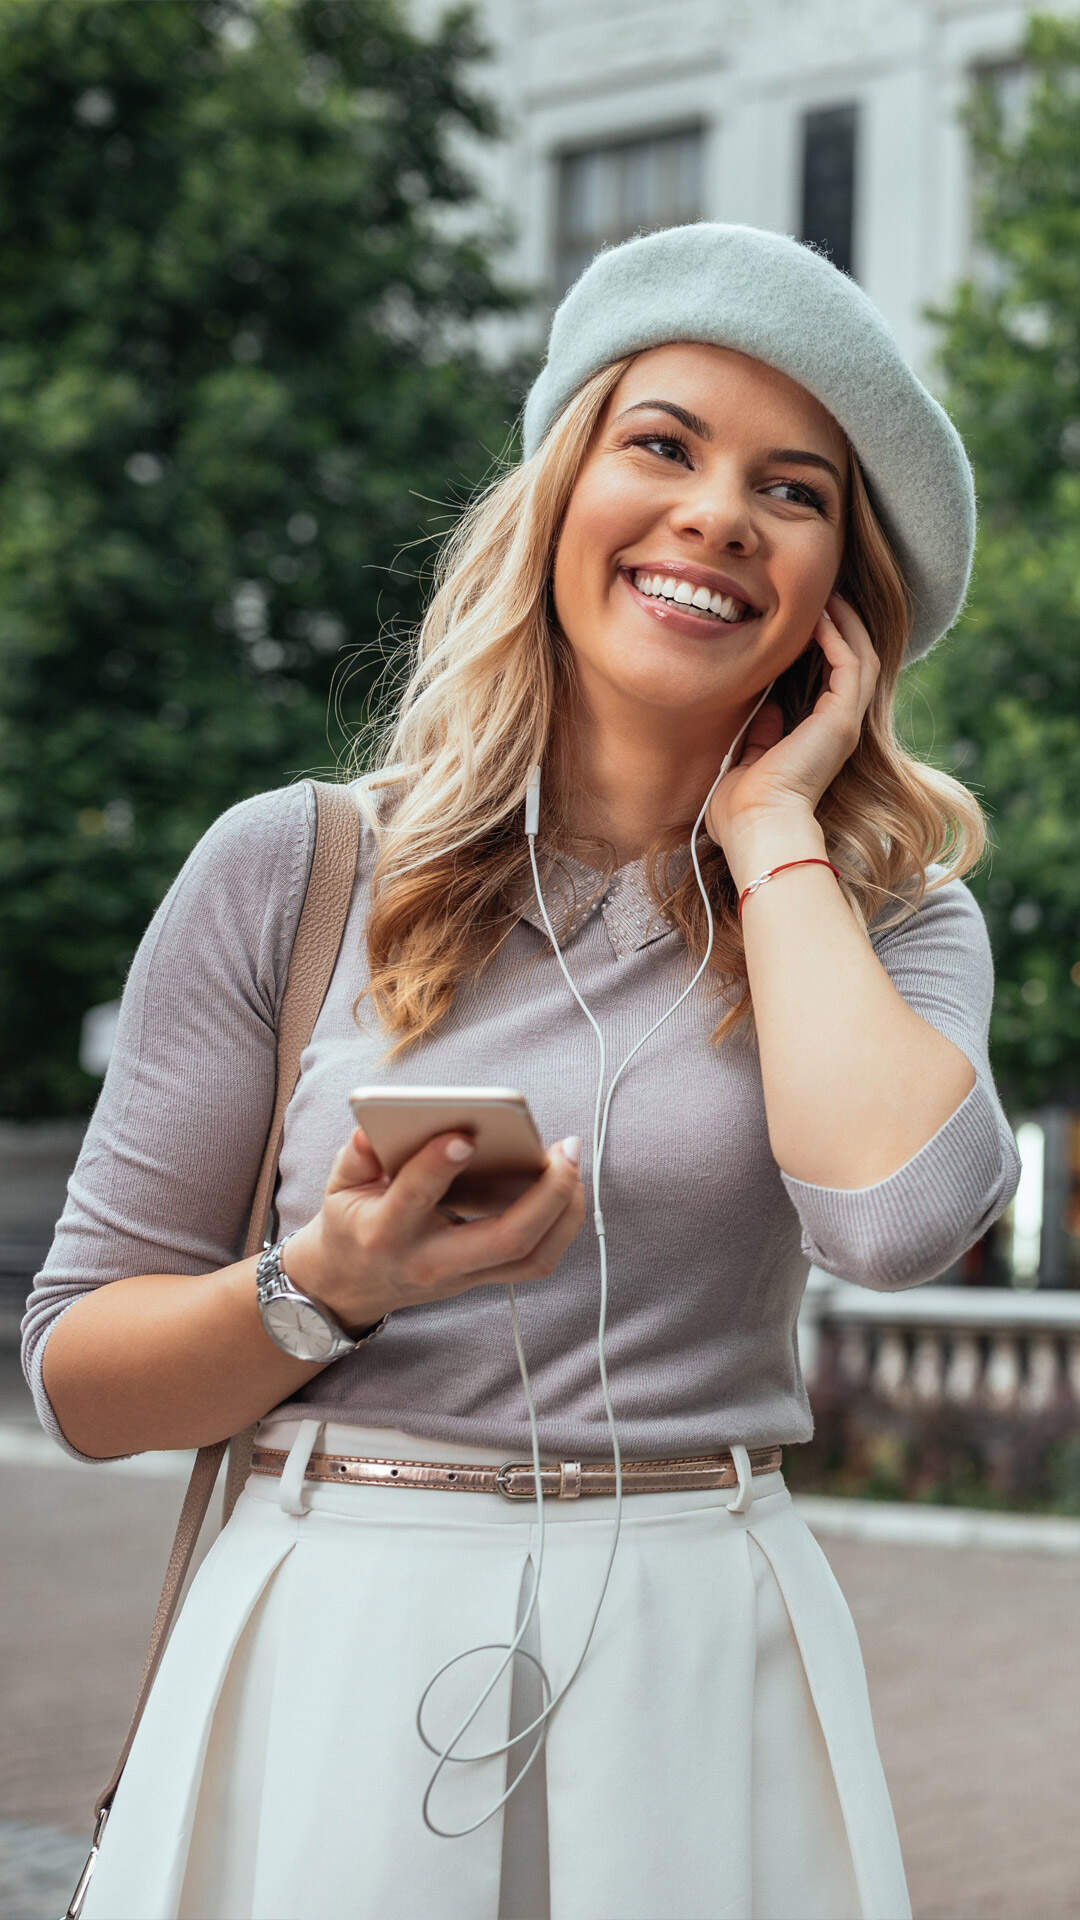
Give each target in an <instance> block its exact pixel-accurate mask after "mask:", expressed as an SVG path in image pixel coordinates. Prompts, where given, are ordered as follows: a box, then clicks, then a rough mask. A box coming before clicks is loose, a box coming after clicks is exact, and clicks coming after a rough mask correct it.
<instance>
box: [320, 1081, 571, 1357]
mask: <svg viewBox="0 0 1080 1920" xmlns="http://www.w3.org/2000/svg"><path fill="white" fill-rule="evenodd" d="M370 1091H371V1090H370V1089H366V1090H359V1089H358V1093H360V1092H363V1093H364V1094H365V1095H366V1094H368V1093H370ZM377 1091H378V1093H379V1094H380V1095H383V1094H385V1092H386V1090H385V1089H378V1090H377ZM398 1092H399V1093H400V1092H404V1093H405V1094H407V1095H411V1096H413V1097H412V1098H411V1100H406V1102H405V1104H406V1106H407V1107H408V1108H409V1111H408V1112H407V1113H406V1114H405V1115H404V1116H403V1117H402V1119H401V1126H400V1131H398V1132H397V1133H395V1134H394V1138H393V1139H389V1138H387V1137H386V1128H385V1127H383V1128H382V1129H381V1132H382V1136H383V1137H382V1145H383V1147H384V1148H385V1150H386V1151H387V1153H388V1155H389V1161H388V1162H384V1161H383V1158H382V1152H381V1151H377V1150H376V1147H375V1143H374V1142H373V1141H372V1140H371V1139H370V1138H369V1136H368V1134H367V1131H366V1129H365V1128H364V1127H362V1126H358V1127H357V1128H356V1129H355V1131H354V1132H353V1133H352V1135H351V1136H350V1138H349V1140H348V1141H347V1142H346V1144H345V1146H344V1147H342V1149H341V1151H340V1152H339V1153H338V1155H337V1156H336V1158H335V1160H334V1163H333V1166H332V1167H331V1170H330V1176H329V1179H328V1181H327V1185H326V1190H325V1193H324V1195H323V1204H322V1207H321V1208H320V1211H319V1213H318V1214H317V1215H316V1217H315V1218H314V1219H313V1220H311V1221H309V1222H308V1223H307V1225H306V1226H304V1227H301V1228H300V1229H299V1231H298V1232H297V1233H295V1234H293V1235H292V1236H291V1238H290V1240H289V1243H288V1246H287V1248H286V1251H285V1259H284V1266H285V1270H286V1272H287V1273H288V1275H289V1278H290V1279H291V1280H293V1281H294V1282H295V1284H296V1286H298V1287H300V1288H301V1289H302V1290H303V1291H304V1292H305V1293H309V1294H311V1295H312V1297H313V1298H314V1299H316V1300H318V1301H320V1302H321V1303H322V1304H323V1305H325V1306H327V1307H329V1309H330V1311H331V1312H332V1313H333V1314H335V1315H336V1317H337V1318H338V1319H339V1320H340V1321H341V1323H342V1325H343V1326H344V1327H345V1328H346V1329H347V1330H348V1331H350V1332H352V1333H360V1332H362V1331H364V1330H365V1329H366V1328H367V1327H370V1326H373V1325H374V1324H375V1322H376V1321H377V1320H379V1319H381V1318H382V1316H383V1314H384V1313H387V1312H393V1311H395V1310H396V1309H397V1308H400V1307H407V1306H417V1305H421V1304H424V1303H425V1302H427V1301H430V1300H439V1299H448V1298H452V1297H453V1296H454V1295H456V1294H459V1293H465V1292H467V1291H468V1289H469V1288H471V1287H474V1286H484V1285H504V1286H505V1285H510V1284H520V1283H521V1282H522V1281H525V1280H538V1279H543V1278H545V1277H546V1276H547V1275H548V1274H549V1273H551V1272H552V1271H553V1270H554V1268H555V1267H556V1266H557V1264H558V1262H559V1260H560V1259H561V1258H562V1255H563V1253H564V1252H565V1251H566V1249H567V1247H568V1246H569V1245H570V1242H571V1241H572V1240H573V1239H574V1238H575V1237H576V1235H577V1234H578V1233H579V1232H580V1230H581V1227H582V1224H583V1222H584V1219H585V1190H584V1187H583V1185H582V1181H581V1177H580V1174H579V1172H578V1169H577V1166H576V1165H575V1164H574V1162H573V1161H572V1160H571V1159H569V1158H568V1157H566V1156H565V1155H564V1154H563V1153H562V1152H561V1151H560V1150H559V1148H558V1147H556V1148H553V1149H552V1150H551V1152H550V1153H549V1152H547V1151H546V1149H545V1148H544V1146H543V1143H542V1141H541V1140H540V1136H539V1134H538V1132H537V1130H536V1128H535V1125H534V1123H533V1121H532V1119H531V1116H530V1115H529V1113H528V1109H527V1107H526V1105H525V1102H524V1101H523V1100H522V1098H521V1096H520V1095H519V1094H516V1093H515V1092H514V1091H513V1090H512V1089H507V1088H480V1089H475V1088H468V1089H445V1088H437V1089H431V1088H427V1089H423V1088H414V1089H399V1090H398ZM432 1094H434V1095H435V1096H437V1100H438V1101H439V1102H446V1103H447V1105H445V1106H440V1107H439V1110H438V1112H433V1110H432V1108H431V1106H430V1105H428V1106H427V1107H426V1108H425V1099H424V1097H423V1096H430V1095H432ZM462 1095H464V1097H465V1099H466V1101H467V1102H470V1103H473V1104H472V1105H471V1106H470V1107H468V1109H467V1111H466V1113H465V1116H464V1117H465V1119H466V1120H467V1122H468V1125H467V1126H463V1125H460V1124H458V1125H452V1126H450V1127H444V1128H443V1130H442V1131H439V1132H436V1133H435V1135H434V1137H432V1126H433V1120H434V1122H435V1123H436V1124H437V1122H438V1119H439V1118H440V1116H441V1115H442V1114H443V1113H445V1112H447V1111H449V1112H451V1113H459V1112H460V1111H461V1108H460V1104H458V1105H454V1104H452V1103H453V1102H455V1101H456V1102H459V1103H460V1100H461V1097H462ZM507 1102H509V1105H510V1109H516V1117H515V1118H511V1119H509V1120H507V1115H506V1103H507ZM375 1104H376V1105H378V1104H380V1102H378V1101H377V1102H376V1103H375ZM381 1104H382V1105H383V1106H384V1108H385V1107H386V1105H387V1104H388V1103H387V1102H386V1101H383V1102H382V1103H381ZM390 1104H392V1103H390ZM522 1110H523V1111H522ZM365 1111H366V1108H365ZM369 1117H370V1116H369ZM382 1118H383V1120H385V1119H386V1118H387V1115H386V1112H385V1111H384V1113H383V1115H382ZM522 1121H524V1125H523V1126H522V1124H521V1122H522ZM405 1122H407V1124H404V1123H405ZM374 1125H375V1126H376V1128H378V1127H379V1120H377V1119H376V1120H375V1122H374ZM417 1128H419V1130H420V1133H421V1137H422V1144H421V1145H420V1146H419V1148H418V1149H417V1150H415V1151H413V1152H411V1153H410V1152H409V1151H408V1148H409V1146H410V1144H411V1137H415V1130H416V1129H417ZM481 1129H482V1130H483V1133H484V1136H485V1143H484V1148H483V1158H484V1162H485V1164H486V1166H487V1171H486V1172H485V1173H484V1174H483V1177H482V1181H481V1180H480V1178H479V1177H478V1176H473V1162H474V1160H475V1159H476V1158H477V1157H478V1156H479V1154H480V1150H481V1149H480V1145H479V1140H478V1138H477V1139H476V1141H475V1144H474V1135H475V1136H479V1134H480V1132H481ZM391 1132H392V1133H393V1132H394V1129H393V1127H391ZM408 1136H411V1137H408ZM455 1142H464V1143H465V1144H466V1145H467V1147H468V1148H469V1150H470V1157H469V1158H468V1160H467V1161H466V1162H465V1163H462V1162H461V1161H455V1160H453V1159H451V1158H449V1157H448V1154H447V1148H448V1147H449V1146H450V1145H451V1144H453V1143H455ZM463 1165H464V1166H465V1167H466V1168H467V1172H468V1174H469V1176H470V1177H471V1178H473V1179H474V1180H475V1182H476V1191H477V1192H478V1194H479V1195H480V1196H481V1198H473V1199H470V1198H469V1197H468V1196H469V1187H468V1185H467V1184H466V1182H465V1179H464V1176H463ZM459 1183H460V1187H461V1189H462V1192H461V1196H460V1200H459V1202H458V1204H459V1206H460V1209H461V1211H462V1212H464V1211H465V1210H466V1209H471V1210H472V1212H473V1217H472V1218H461V1220H460V1223H459V1224H457V1225H451V1224H449V1222H448V1221H447V1219H446V1218H445V1216H444V1215H443V1214H442V1213H441V1212H440V1211H439V1208H440V1205H441V1204H442V1203H444V1202H445V1201H446V1198H447V1195H448V1194H450V1193H451V1192H453V1193H454V1194H455V1195H457V1194H458V1190H459ZM495 1192H498V1193H500V1194H510V1193H511V1192H514V1193H515V1197H513V1198H511V1199H509V1201H508V1203H507V1204H506V1205H505V1206H504V1207H503V1210H502V1211H499V1212H495V1213H494V1214H492V1213H490V1212H487V1211H484V1209H486V1208H487V1207H489V1206H490V1202H491V1197H492V1195H493V1193H495ZM477 1209H480V1211H477Z"/></svg>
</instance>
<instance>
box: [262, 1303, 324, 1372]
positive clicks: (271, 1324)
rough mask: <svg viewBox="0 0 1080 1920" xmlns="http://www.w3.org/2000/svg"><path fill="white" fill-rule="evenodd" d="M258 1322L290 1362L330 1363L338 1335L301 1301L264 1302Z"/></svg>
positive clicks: (320, 1316)
mask: <svg viewBox="0 0 1080 1920" xmlns="http://www.w3.org/2000/svg"><path fill="white" fill-rule="evenodd" d="M262 1321H263V1326H264V1327H265V1328H266V1331H267V1333H268V1334H269V1335H270V1338H271V1340H275V1341H276V1342H277V1344H278V1346H279V1347H281V1348H283V1349H284V1351H285V1352H286V1353H290V1354H291V1355H292V1357H293V1359H294V1360H331V1359H333V1357H334V1354H335V1353H336V1351H337V1348H338V1344H339V1340H340V1335H338V1334H335V1333H334V1331H333V1329H332V1328H331V1327H329V1326H328V1325H327V1323H326V1321H325V1320H324V1319H323V1317H322V1314H321V1313H319V1312H318V1310H317V1309H316V1308H315V1307H312V1306H308V1305H306V1304H305V1303H304V1302H303V1301H302V1300H290V1299H289V1298H288V1296H287V1295H286V1296H283V1297H282V1298H279V1299H277V1300H267V1301H266V1302H265V1303H264V1305H263V1308H262Z"/></svg>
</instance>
